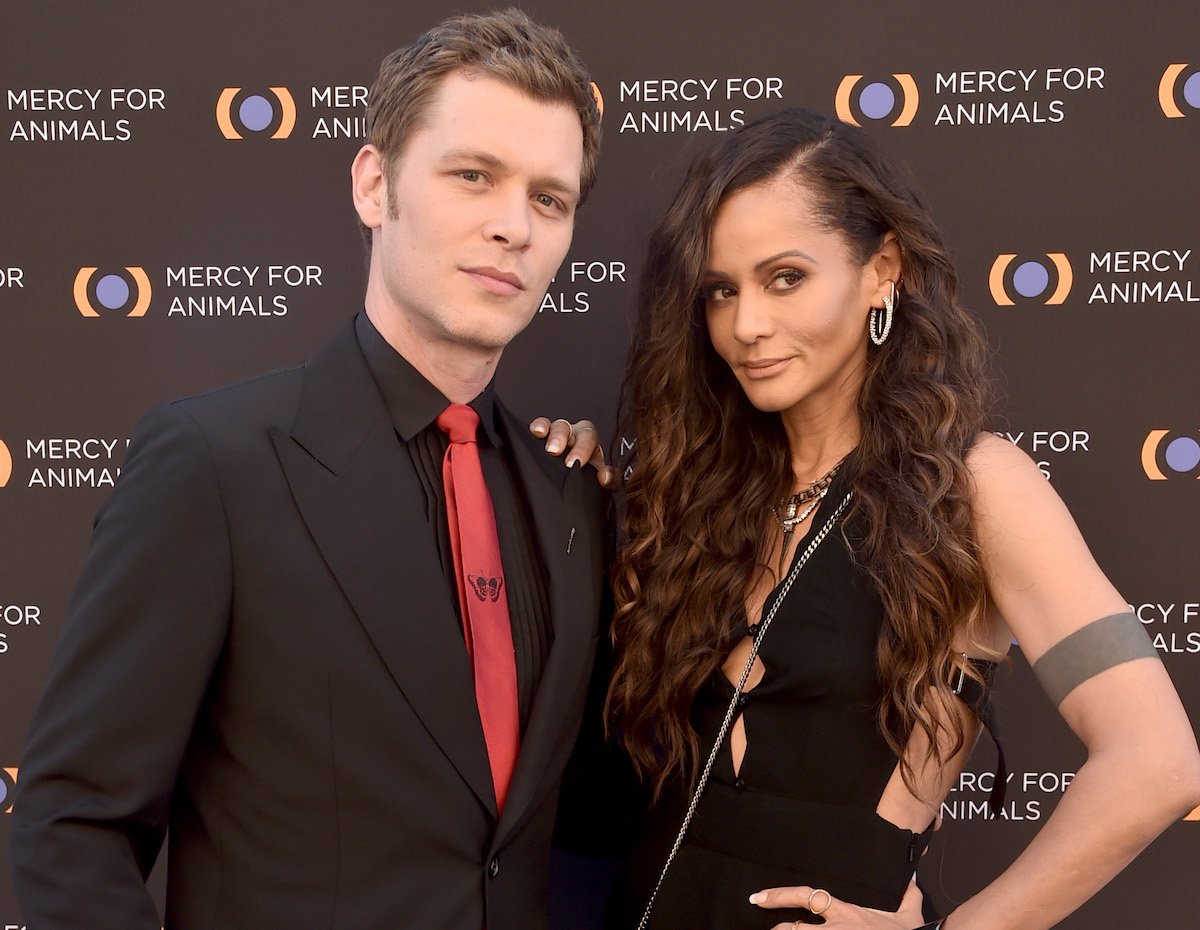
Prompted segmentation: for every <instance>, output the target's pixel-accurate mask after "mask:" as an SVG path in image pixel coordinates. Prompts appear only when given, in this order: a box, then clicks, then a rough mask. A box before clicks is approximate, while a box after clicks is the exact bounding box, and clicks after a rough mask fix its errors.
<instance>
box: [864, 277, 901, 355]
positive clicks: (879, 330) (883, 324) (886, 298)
mask: <svg viewBox="0 0 1200 930" xmlns="http://www.w3.org/2000/svg"><path fill="white" fill-rule="evenodd" d="M888 283H889V284H890V285H891V286H892V292H891V293H890V294H884V295H883V309H882V310H880V309H879V308H878V307H872V308H871V319H870V320H869V321H868V323H867V334H868V335H869V336H870V337H871V341H872V342H873V343H875V345H877V346H881V345H883V344H884V343H885V342H887V337H888V335H889V334H890V333H891V332H892V320H893V319H894V318H895V312H896V282H895V281H889V282H888Z"/></svg>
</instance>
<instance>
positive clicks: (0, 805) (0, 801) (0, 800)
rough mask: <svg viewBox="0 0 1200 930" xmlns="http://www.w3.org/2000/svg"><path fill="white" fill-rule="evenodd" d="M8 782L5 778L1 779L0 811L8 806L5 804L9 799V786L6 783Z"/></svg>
mask: <svg viewBox="0 0 1200 930" xmlns="http://www.w3.org/2000/svg"><path fill="white" fill-rule="evenodd" d="M5 774H7V773H5ZM6 780H7V779H5V778H0V811H2V810H4V809H5V808H6V807H7V806H8V805H6V804H5V803H4V802H5V801H6V800H7V799H8V785H6V784H5V783H4V782H5V781H6Z"/></svg>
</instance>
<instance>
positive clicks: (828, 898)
mask: <svg viewBox="0 0 1200 930" xmlns="http://www.w3.org/2000/svg"><path fill="white" fill-rule="evenodd" d="M822 894H823V895H825V902H824V903H823V904H822V905H821V907H820V909H818V908H815V907H813V898H815V897H816V896H817V895H822ZM832 903H833V895H831V894H830V893H829V892H828V891H826V890H825V889H824V888H814V889H813V890H812V891H810V892H809V893H808V904H806V905H805V907H807V908H808V910H809V911H810V912H811V913H813V914H816V915H817V916H818V917H820V916H821V915H822V914H824V913H825V912H826V911H827V910H829V905H831V904H832Z"/></svg>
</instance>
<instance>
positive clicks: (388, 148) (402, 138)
mask: <svg viewBox="0 0 1200 930" xmlns="http://www.w3.org/2000/svg"><path fill="white" fill-rule="evenodd" d="M459 72H466V73H467V74H484V75H488V76H489V77H493V78H496V79H498V80H500V81H503V82H504V83H505V84H509V85H511V86H512V87H514V88H516V89H517V90H519V91H521V92H522V93H524V94H526V95H527V96H528V97H530V98H531V99H533V100H537V101H539V102H543V103H563V104H566V105H567V106H569V107H571V108H572V109H573V110H574V111H575V112H576V113H577V114H579V123H580V125H581V126H582V127H583V167H582V171H581V172H580V179H579V182H580V183H579V192H580V203H582V202H583V200H584V199H585V198H586V197H587V194H588V191H589V190H590V189H591V187H592V184H593V183H594V181H595V179H596V161H597V159H598V158H599V155H600V110H599V108H598V106H597V104H596V98H595V96H594V94H593V92H592V80H591V77H590V76H589V74H588V72H587V69H586V68H585V67H584V66H583V62H581V61H580V60H579V57H578V56H577V55H576V54H575V52H574V50H572V48H571V47H570V46H569V45H567V43H566V40H565V39H564V38H563V37H562V34H561V33H560V32H559V31H558V30H557V29H552V28H550V27H549V26H543V25H540V24H539V23H536V22H534V21H533V20H532V19H530V18H529V17H528V16H527V15H526V14H525V13H523V12H522V11H521V10H518V9H515V8H510V9H507V10H503V11H500V12H495V13H484V14H464V15H459V16H452V17H450V18H449V19H446V20H443V21H442V22H441V23H439V24H438V25H436V26H434V27H433V28H432V29H430V30H429V31H428V32H426V33H425V34H424V35H422V36H421V37H420V38H418V39H417V40H416V41H415V42H413V43H412V44H411V45H408V46H405V47H404V48H401V49H397V50H396V51H394V52H392V53H391V54H390V55H388V56H387V57H386V58H385V59H384V60H383V62H382V63H381V64H380V66H379V76H378V77H377V78H376V79H375V84H374V85H373V86H372V87H371V93H370V95H369V97H368V103H367V142H369V143H371V144H372V145H374V146H375V148H376V149H378V150H379V154H380V160H381V161H382V163H383V166H384V171H385V172H388V173H390V171H391V166H392V164H393V163H394V160H395V159H396V158H397V157H398V156H399V155H400V154H401V153H402V152H403V151H404V145H405V142H406V141H407V140H408V138H409V136H410V135H411V134H412V132H413V131H414V130H415V129H417V128H419V127H420V125H421V121H422V120H423V119H424V117H425V115H426V113H427V112H428V110H429V106H430V103H431V101H432V100H433V97H434V95H435V94H436V93H437V89H438V87H439V86H440V85H441V83H442V81H443V80H444V79H445V78H446V77H447V76H448V75H450V74H454V73H459Z"/></svg>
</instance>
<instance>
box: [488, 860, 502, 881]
mask: <svg viewBox="0 0 1200 930" xmlns="http://www.w3.org/2000/svg"><path fill="white" fill-rule="evenodd" d="M499 874H500V857H499V856H493V857H492V861H491V862H489V863H488V878H495V877H496V876H497V875H499Z"/></svg>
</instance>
